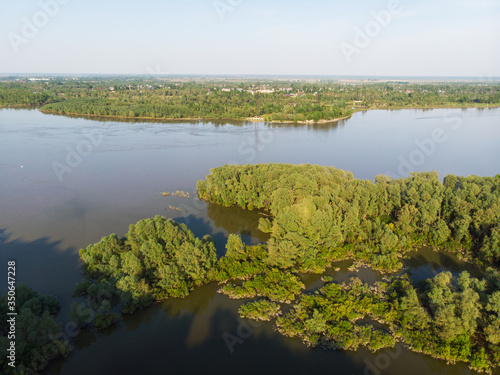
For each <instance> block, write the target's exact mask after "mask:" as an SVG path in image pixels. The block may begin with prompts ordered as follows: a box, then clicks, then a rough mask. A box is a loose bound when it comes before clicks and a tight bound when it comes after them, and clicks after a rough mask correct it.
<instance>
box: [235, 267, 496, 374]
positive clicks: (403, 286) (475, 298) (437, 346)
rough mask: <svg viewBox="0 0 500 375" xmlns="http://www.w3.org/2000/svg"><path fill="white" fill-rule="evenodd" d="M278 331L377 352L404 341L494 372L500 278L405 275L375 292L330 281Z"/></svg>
mask: <svg viewBox="0 0 500 375" xmlns="http://www.w3.org/2000/svg"><path fill="white" fill-rule="evenodd" d="M265 307H266V308H267V306H265ZM269 308H270V307H269ZM269 308H268V309H269ZM247 310H248V308H246V309H245V310H244V312H246V311H247ZM247 315H248V314H247ZM375 322H377V323H375ZM276 327H277V330H278V331H279V332H280V333H282V334H284V335H286V336H290V337H299V338H300V339H301V340H302V341H303V342H304V343H305V344H306V345H308V346H318V345H321V346H324V347H327V348H335V349H344V350H346V349H347V350H356V349H357V348H359V347H362V346H364V347H367V348H369V349H370V350H372V351H377V350H379V349H381V348H385V347H391V348H392V347H394V346H395V344H396V343H397V342H401V343H403V344H404V345H405V346H407V347H409V348H410V349H411V350H412V351H415V352H419V353H424V354H428V355H431V356H433V357H435V358H439V359H444V360H446V361H448V362H451V363H455V362H466V363H468V364H469V366H470V367H471V368H472V369H474V370H476V371H481V372H482V371H487V372H489V371H491V369H492V368H493V367H497V366H498V365H500V347H499V345H498V344H500V273H499V272H498V271H496V270H494V269H489V270H488V271H487V272H486V275H485V278H484V279H482V280H478V279H475V278H470V276H469V274H468V273H467V272H463V273H461V274H460V275H459V276H458V277H456V278H454V277H452V275H451V273H449V272H443V273H440V274H438V275H436V276H435V277H434V278H433V279H428V280H426V281H425V282H423V283H421V285H419V286H418V287H414V286H413V285H412V284H411V282H410V281H409V280H408V277H407V276H403V277H399V278H393V279H392V280H391V281H390V282H377V283H376V284H375V285H373V286H370V285H367V284H363V283H362V282H361V281H360V280H359V279H357V278H354V279H352V280H351V283H350V284H348V285H346V284H342V285H339V284H335V283H327V284H326V285H325V286H324V287H323V288H321V289H320V290H319V291H317V292H316V293H314V294H310V295H303V296H302V297H301V298H300V299H299V300H298V302H297V303H296V304H294V305H292V307H291V309H290V310H289V311H288V312H287V313H286V314H285V315H284V316H281V317H278V318H277V321H276Z"/></svg>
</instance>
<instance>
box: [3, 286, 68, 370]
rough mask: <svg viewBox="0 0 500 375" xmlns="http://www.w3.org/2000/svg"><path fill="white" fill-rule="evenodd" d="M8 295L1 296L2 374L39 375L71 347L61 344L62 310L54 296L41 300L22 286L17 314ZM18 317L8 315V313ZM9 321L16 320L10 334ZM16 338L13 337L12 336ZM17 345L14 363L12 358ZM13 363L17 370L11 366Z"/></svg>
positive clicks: (17, 293)
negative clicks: (58, 318)
mask: <svg viewBox="0 0 500 375" xmlns="http://www.w3.org/2000/svg"><path fill="white" fill-rule="evenodd" d="M9 301H11V300H9V299H8V296H7V295H3V296H0V315H1V316H2V319H1V320H0V350H1V352H2V355H1V356H0V372H1V373H2V374H4V375H22V374H38V373H39V372H41V371H42V370H43V369H44V368H45V367H47V365H48V363H49V361H50V360H52V359H54V358H57V357H60V356H66V355H67V354H68V353H69V352H70V350H71V347H70V346H69V345H68V343H67V342H66V341H64V340H60V339H59V337H60V334H61V327H60V326H59V325H58V324H57V323H56V322H55V318H56V316H57V314H58V313H59V310H60V305H59V301H58V300H57V299H56V298H55V297H53V296H46V295H44V296H40V295H39V294H38V293H36V292H35V291H33V290H31V289H30V288H29V287H28V286H26V285H25V284H19V285H18V286H17V288H16V294H15V304H14V305H15V310H14V311H12V310H11V309H9V307H12V306H14V305H12V304H9V303H8V302H9ZM13 312H14V313H17V315H7V314H8V313H13ZM9 319H14V321H15V324H14V325H13V327H14V328H15V329H14V330H11V324H10V323H9V321H8V320H9ZM13 335H14V336H13ZM11 342H15V345H14V348H15V349H14V351H13V352H15V354H14V357H15V358H14V359H13V360H12V358H9V356H10V355H11V352H10V350H11ZM9 363H14V366H11V365H9Z"/></svg>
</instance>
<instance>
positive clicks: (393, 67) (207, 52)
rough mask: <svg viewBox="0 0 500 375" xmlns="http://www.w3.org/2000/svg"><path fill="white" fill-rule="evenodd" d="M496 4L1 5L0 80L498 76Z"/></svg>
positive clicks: (374, 0) (271, 0)
mask: <svg viewBox="0 0 500 375" xmlns="http://www.w3.org/2000/svg"><path fill="white" fill-rule="evenodd" d="M499 21H500V0H433V1H429V0H386V1H379V0H350V1H345V0H342V1H338V0H324V1H323V0H307V1H297V0H286V1H285V0H181V1H170V0H162V1H159V0H142V1H140V2H139V1H130V0H119V1H118V0H99V1H98V0H23V1H14V0H0V73H47V74H48V73H63V74H83V73H86V74H180V75H183V74H186V75H187V74H195V75H198V74H199V75H212V74H222V75H239V74H241V75H322V76H324V75H329V76H342V75H347V76H352V75H355V76H447V77H458V76H460V77H465V76H467V77H480V78H485V79H487V78H490V77H500V22H499Z"/></svg>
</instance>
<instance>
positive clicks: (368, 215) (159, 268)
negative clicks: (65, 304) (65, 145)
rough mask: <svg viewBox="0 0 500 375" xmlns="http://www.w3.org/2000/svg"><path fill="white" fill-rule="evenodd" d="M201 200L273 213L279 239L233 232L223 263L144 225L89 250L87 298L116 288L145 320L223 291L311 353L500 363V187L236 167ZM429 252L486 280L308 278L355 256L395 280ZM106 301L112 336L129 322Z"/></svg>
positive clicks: (159, 226) (489, 181) (177, 231)
mask: <svg viewBox="0 0 500 375" xmlns="http://www.w3.org/2000/svg"><path fill="white" fill-rule="evenodd" d="M198 193H199V196H200V197H201V198H204V199H207V200H209V201H211V202H214V203H217V204H220V205H225V206H230V205H237V206H240V207H243V208H247V209H259V210H263V211H267V213H268V214H267V215H266V216H267V217H266V218H262V219H261V221H260V229H261V230H263V231H266V232H268V233H270V235H271V237H270V240H269V242H268V243H266V244H259V245H252V246H248V245H246V244H245V243H243V241H242V239H241V237H240V236H239V235H236V234H230V235H229V237H228V241H227V244H226V254H225V255H224V256H223V257H220V258H219V259H217V256H216V253H215V246H214V242H213V240H212V239H211V238H210V237H209V236H205V237H204V238H203V239H199V238H196V237H195V236H194V235H193V233H192V232H191V231H190V230H189V229H187V227H186V226H185V225H181V224H177V223H175V222H174V221H172V220H167V219H165V218H163V217H160V216H157V217H155V218H153V219H146V220H141V221H139V222H138V223H137V224H135V225H131V226H130V229H129V232H128V234H127V235H126V236H125V237H123V238H120V237H118V236H117V235H111V236H109V237H105V238H103V239H102V240H101V241H100V242H99V243H97V244H94V245H90V246H89V247H87V248H86V249H82V250H81V251H80V257H81V259H82V261H83V264H84V265H83V268H84V272H85V275H86V280H85V281H84V282H82V283H81V284H80V285H79V286H78V287H77V290H76V293H77V294H79V295H88V296H89V297H90V298H96V296H98V295H99V294H102V293H101V292H102V291H107V292H108V295H112V296H115V297H119V300H120V301H121V302H120V303H119V304H120V306H121V308H122V311H123V312H132V311H134V310H135V309H137V308H141V307H145V306H148V305H150V304H151V303H154V302H155V301H159V300H163V299H166V298H171V297H185V296H186V295H188V293H189V292H190V290H192V289H193V288H194V287H196V286H199V285H202V284H205V283H208V282H214V283H217V284H218V285H219V286H220V289H219V292H220V293H223V294H226V295H228V296H229V297H230V298H235V299H244V300H246V301H244V302H243V303H242V305H241V306H240V308H239V311H238V312H239V314H240V316H241V317H243V318H249V319H255V320H261V321H270V320H274V324H275V329H276V330H277V331H278V332H280V333H281V334H283V335H286V336H290V337H297V338H300V339H301V340H302V341H303V342H304V343H305V344H306V345H308V346H323V347H325V348H334V349H341V350H356V349H357V348H359V347H366V348H368V349H369V350H371V351H377V350H379V349H382V348H386V347H394V346H395V345H396V344H397V343H401V344H403V345H405V346H406V347H407V348H408V349H410V350H413V351H415V352H419V353H424V354H427V355H431V356H433V357H435V358H439V359H443V360H446V361H448V362H450V363H455V362H466V363H468V364H469V366H470V367H471V368H472V369H474V370H477V371H486V372H490V371H491V370H492V369H493V368H495V367H497V366H499V365H500V346H499V344H500V273H499V271H498V262H499V257H500V248H499V242H498V241H499V239H500V236H499V232H500V228H499V223H500V220H499V219H500V210H499V198H500V176H497V177H494V178H492V177H484V178H481V177H477V176H471V177H456V176H446V177H445V178H444V181H443V182H440V180H439V178H438V176H437V174H436V173H414V174H412V175H411V176H410V177H408V178H406V179H398V180H391V179H390V178H388V177H384V176H378V177H377V178H376V179H375V181H374V182H372V181H364V180H358V179H355V178H354V177H353V176H352V174H350V173H349V172H344V171H342V170H339V169H335V168H332V167H319V166H311V165H285V164H267V165H246V166H224V167H220V168H215V169H213V170H212V171H211V174H210V175H209V176H207V179H206V180H205V181H199V182H198ZM426 244H427V245H431V246H433V247H435V248H442V249H449V250H451V251H454V252H456V253H459V254H461V255H462V256H464V257H467V258H469V259H474V260H476V261H477V262H478V263H479V264H480V265H481V266H482V267H483V269H484V270H485V275H484V278H482V279H477V278H471V277H470V275H469V274H468V273H467V272H463V273H461V274H460V275H458V276H453V275H452V274H451V273H449V272H442V273H439V274H437V275H436V276H435V277H433V278H432V279H428V280H426V281H422V282H419V283H415V284H413V283H412V282H411V281H410V279H409V277H408V275H407V274H401V275H399V276H389V277H388V278H385V279H384V281H380V282H376V283H375V284H373V285H369V284H364V283H362V282H361V281H360V280H359V279H357V278H353V279H351V281H350V283H347V284H346V283H342V284H338V283H335V282H334V281H333V279H332V278H331V277H323V278H322V280H323V281H324V286H323V287H321V288H320V289H319V290H316V291H314V292H305V291H304V289H305V285H304V283H303V282H302V279H301V277H302V273H304V272H312V273H317V274H322V273H323V272H324V271H325V269H326V268H327V267H331V266H332V262H334V261H338V260H341V259H347V258H350V259H354V260H356V261H361V262H364V263H367V264H369V265H370V266H371V267H372V268H375V269H378V270H379V271H382V272H386V273H390V272H392V271H394V270H397V269H399V268H400V267H401V262H400V258H401V256H402V255H403V254H404V253H405V252H406V251H408V250H410V249H412V248H415V247H419V246H422V245H426ZM105 294H106V293H105ZM104 302H107V304H106V306H102V307H101V312H102V313H103V316H102V319H101V320H102V325H103V326H107V325H109V324H112V322H113V321H114V320H115V318H116V315H112V314H113V313H112V311H111V302H112V301H111V300H107V301H106V300H105V301H104ZM94 325H95V323H94ZM96 328H97V327H96Z"/></svg>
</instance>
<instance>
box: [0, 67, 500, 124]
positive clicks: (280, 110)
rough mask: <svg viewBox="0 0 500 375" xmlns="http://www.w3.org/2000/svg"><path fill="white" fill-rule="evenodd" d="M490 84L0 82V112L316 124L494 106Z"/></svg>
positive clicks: (499, 102) (497, 101)
mask: <svg viewBox="0 0 500 375" xmlns="http://www.w3.org/2000/svg"><path fill="white" fill-rule="evenodd" d="M498 106H500V84H499V83H498V82H493V81H491V82H488V81H486V82H481V83H479V82H439V81H438V82H424V81H422V82H419V81H416V82H402V81H387V82H379V81H376V82H369V81H349V80H346V81H341V80H320V79H296V80H276V79H267V80H265V79H261V80H256V79H253V80H252V79H241V78H240V79H224V80H222V79H215V78H214V79H209V78H205V79H195V78H183V79H181V78H177V79H176V78H163V79H162V78H156V77H150V78H145V77H123V78H105V77H95V78H92V77H89V78H81V77H80V78H78V77H74V78H70V77H66V78H60V77H59V78H57V77H56V78H50V79H46V80H42V79H33V78H31V79H27V80H23V79H19V78H14V77H12V78H11V79H5V80H4V81H3V82H0V107H13V108H16V107H17V108H26V107H28V108H29V107H34V108H39V109H40V111H41V112H43V113H50V114H59V115H74V116H93V117H109V118H115V119H116V118H123V119H151V120H218V119H225V120H229V119H231V120H253V121H267V122H278V123H280V122H283V123H322V122H329V121H336V120H339V119H343V118H346V117H349V116H351V115H352V114H353V113H354V112H357V111H363V110H369V109H392V108H393V109H397V108H449V107H451V108H453V107H462V108H465V107H479V108H483V107H484V108H486V107H498Z"/></svg>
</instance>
